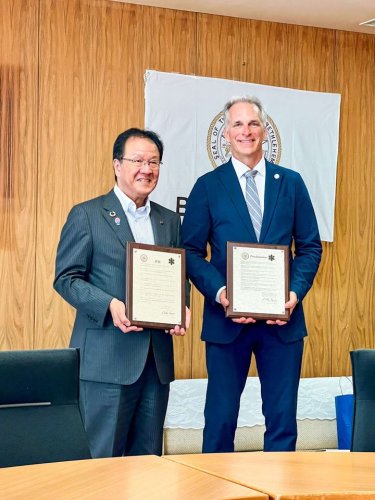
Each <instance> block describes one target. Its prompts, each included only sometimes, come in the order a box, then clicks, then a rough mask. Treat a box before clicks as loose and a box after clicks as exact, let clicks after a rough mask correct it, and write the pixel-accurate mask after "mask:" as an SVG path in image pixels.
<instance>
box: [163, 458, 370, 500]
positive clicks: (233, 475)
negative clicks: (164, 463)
mask: <svg viewBox="0 0 375 500" xmlns="http://www.w3.org/2000/svg"><path fill="white" fill-rule="evenodd" d="M164 458H165V459H167V460H171V461H175V462H178V463H180V464H185V465H188V466H190V467H194V468H196V469H197V470H201V471H204V472H208V473H210V474H215V475H216V476H218V477H221V478H224V479H227V480H229V481H234V482H236V483H238V484H242V485H244V486H248V487H250V488H253V489H254V490H259V491H262V492H263V493H266V494H268V495H269V496H270V498H272V499H278V500H286V499H293V500H297V499H312V498H314V499H317V498H319V499H332V500H333V499H335V500H338V499H344V498H355V499H356V500H359V499H362V498H363V499H367V500H368V499H369V498H373V499H375V453H349V452H296V453H292V452H291V453H284V452H283V453H262V452H253V453H222V454H204V455H168V456H165V457H164Z"/></svg>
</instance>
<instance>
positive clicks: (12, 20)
mask: <svg viewBox="0 0 375 500" xmlns="http://www.w3.org/2000/svg"><path fill="white" fill-rule="evenodd" d="M37 15H38V11H37V9H35V2H33V1H32V0H30V1H29V0H2V1H1V3H0V47H1V49H0V50H1V52H0V227H1V232H0V284H1V288H0V290H1V292H0V293H1V296H0V348H1V349H3V350H4V349H25V348H31V347H32V346H33V333H34V287H35V227H36V220H35V195H36V183H37V161H36V159H37V133H36V124H37V80H36V75H37V71H38V64H37V62H38V59H37V54H38V45H37V43H38V36H37V34H38V24H37V21H38V18H37Z"/></svg>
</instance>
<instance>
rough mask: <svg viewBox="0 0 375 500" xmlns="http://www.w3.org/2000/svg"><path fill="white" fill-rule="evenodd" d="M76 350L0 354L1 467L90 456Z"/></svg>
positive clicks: (7, 352) (4, 352)
mask: <svg viewBox="0 0 375 500" xmlns="http://www.w3.org/2000/svg"><path fill="white" fill-rule="evenodd" d="M78 373H79V352H78V350H76V349H56V350H35V351H3V352H0V467H12V466H16V465H28V464H38V463H46V462H61V461H66V460H80V459H86V458H91V456H90V452H89V446H88V440H87V437H86V433H85V430H84V427H83V422H82V418H81V413H80V410H79V406H78V387H79V376H78Z"/></svg>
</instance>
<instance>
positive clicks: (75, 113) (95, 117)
mask: <svg viewBox="0 0 375 500" xmlns="http://www.w3.org/2000/svg"><path fill="white" fill-rule="evenodd" d="M40 18H41V36H40V53H41V60H42V64H41V71H40V109H41V120H40V128H39V136H40V138H39V144H40V147H39V166H40V167H39V168H40V183H39V189H38V220H39V221H40V223H39V224H38V240H37V272H38V276H40V277H41V279H40V280H39V281H38V283H37V297H36V302H37V309H36V310H37V311H38V314H37V329H36V331H37V336H36V345H37V346H39V347H45V346H53V347H60V346H66V345H67V344H68V341H69V338H70V333H71V328H72V321H73V317H74V312H73V310H72V308H70V307H69V306H68V305H67V304H66V303H65V302H64V301H63V300H62V299H61V298H60V297H59V296H58V295H57V294H56V293H55V292H54V291H53V290H52V281H53V275H54V259H55V255H56V246H57V242H58V239H59V235H60V231H61V227H62V225H63V223H64V221H65V219H66V216H67V213H68V211H69V209H70V208H71V207H72V205H73V204H75V203H77V202H79V201H82V200H85V199H89V198H90V197H94V196H97V195H99V194H102V193H104V192H106V191H108V190H109V189H111V188H112V187H113V183H114V179H113V171H112V145H113V142H114V140H115V138H116V136H117V135H118V134H119V133H120V132H122V131H123V130H125V129H126V128H128V127H130V126H141V127H142V126H143V121H144V120H143V116H144V94H143V75H144V72H145V70H146V69H147V68H150V67H153V64H156V65H157V67H158V68H160V67H161V68H163V67H164V68H165V67H167V68H170V69H172V71H181V72H186V71H189V68H190V63H189V61H190V54H191V50H192V48H193V47H194V37H195V21H194V20H195V16H194V15H193V14H186V13H179V12H177V11H172V10H164V9H148V8H145V7H142V6H134V5H127V4H118V3H113V2H106V1H97V2H92V1H87V0H86V1H84V0H72V1H61V0H55V1H54V0H52V1H51V0H42V1H41V16H40ZM51 165H54V166H55V168H51ZM67 319H68V320H67ZM190 342H191V341H190V338H189V337H186V339H176V371H177V374H178V375H179V376H183V377H189V376H190V374H191V354H190V352H191V349H190V346H189V343H190Z"/></svg>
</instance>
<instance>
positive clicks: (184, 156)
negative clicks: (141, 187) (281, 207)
mask: <svg viewBox="0 0 375 500" xmlns="http://www.w3.org/2000/svg"><path fill="white" fill-rule="evenodd" d="M238 95H249V96H256V97H258V98H259V99H260V100H261V101H262V103H263V105H264V107H265V109H266V112H267V114H268V122H267V139H266V141H265V143H264V145H263V149H264V152H265V156H266V158H267V159H268V160H269V161H271V162H273V163H277V164H279V165H282V166H283V167H288V168H290V169H292V170H295V171H297V172H299V173H300V174H301V175H302V178H303V180H304V181H305V183H306V185H307V189H308V190H309V193H310V196H311V199H312V203H313V205H314V209H315V213H316V216H317V219H318V224H319V230H320V236H321V238H322V240H323V241H333V230H334V208H335V189H336V165H337V152H338V136H339V118H340V95H339V94H328V93H323V92H308V91H304V90H294V89H286V88H281V87H269V86H266V85H257V84H253V83H244V82H235V81H232V80H221V79H218V78H204V77H197V76H187V75H180V74H176V73H161V72H158V71H151V70H148V71H146V74H145V100H146V106H145V127H146V128H148V129H150V130H154V131H155V132H157V133H158V134H159V135H160V137H161V139H162V141H163V142H164V145H165V152H164V157H163V165H162V167H161V169H160V178H159V183H158V187H157V188H156V189H155V191H154V193H153V194H152V199H153V200H154V201H156V202H158V203H160V204H161V205H164V206H166V207H168V208H170V209H171V210H176V207H177V211H178V212H179V213H181V215H183V212H184V204H185V202H186V198H187V197H188V195H189V193H190V191H191V189H192V187H193V185H194V183H195V181H196V179H197V178H198V177H199V176H200V175H202V174H204V173H206V172H208V171H209V170H211V169H212V168H216V167H217V166H218V165H221V164H222V163H224V162H226V161H228V159H229V158H230V152H229V148H228V146H227V144H226V141H225V139H224V136H223V128H224V127H223V114H222V109H223V107H224V104H225V103H226V102H227V101H228V100H229V99H230V98H231V97H233V96H238Z"/></svg>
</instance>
